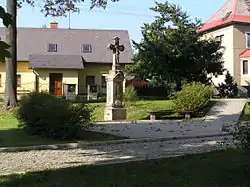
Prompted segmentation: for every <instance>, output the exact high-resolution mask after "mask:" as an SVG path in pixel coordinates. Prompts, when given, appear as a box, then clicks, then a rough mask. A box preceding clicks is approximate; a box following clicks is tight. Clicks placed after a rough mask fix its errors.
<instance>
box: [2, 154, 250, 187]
mask: <svg viewBox="0 0 250 187" xmlns="http://www.w3.org/2000/svg"><path fill="white" fill-rule="evenodd" d="M249 176H250V157H249V155H245V154H243V153H241V152H239V151H236V150H226V151H220V152H213V153H206V154H200V155H189V156H185V157H177V158H169V159H158V160H150V161H142V162H130V163H124V164H114V165H101V166H83V167H75V168H66V169H58V170H50V171H42V172H34V173H27V174H23V175H11V176H5V177H1V178H0V186H4V187H11V186H15V187H27V186H32V187H40V186H43V187H55V186H57V187H184V186H185V187H249V186H250V177H249Z"/></svg>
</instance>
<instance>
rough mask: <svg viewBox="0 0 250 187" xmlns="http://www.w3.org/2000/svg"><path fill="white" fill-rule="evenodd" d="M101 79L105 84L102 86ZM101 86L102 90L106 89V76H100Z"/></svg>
mask: <svg viewBox="0 0 250 187" xmlns="http://www.w3.org/2000/svg"><path fill="white" fill-rule="evenodd" d="M103 78H104V80H105V81H104V82H105V84H103ZM101 84H102V88H106V87H107V81H106V76H104V75H102V76H101Z"/></svg>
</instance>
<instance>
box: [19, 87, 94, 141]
mask: <svg viewBox="0 0 250 187" xmlns="http://www.w3.org/2000/svg"><path fill="white" fill-rule="evenodd" d="M91 112H92V109H91V108H89V107H88V106H87V105H84V104H77V105H73V104H72V103H70V102H68V101H67V100H65V99H63V98H57V97H56V96H53V95H50V94H48V93H46V92H42V93H31V94H29V95H27V96H23V97H22V98H21V101H20V107H19V108H18V110H17V112H16V117H17V119H18V121H19V122H20V126H21V127H24V129H25V130H26V131H27V132H28V133H29V134H32V135H41V136H43V137H48V138H54V139H64V140H69V139H75V138H80V137H81V132H83V130H85V129H87V128H88V126H89V124H90V119H91Z"/></svg>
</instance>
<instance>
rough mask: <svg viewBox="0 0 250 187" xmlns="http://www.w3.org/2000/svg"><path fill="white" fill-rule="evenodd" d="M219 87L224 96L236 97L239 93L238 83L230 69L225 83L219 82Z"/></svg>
mask: <svg viewBox="0 0 250 187" xmlns="http://www.w3.org/2000/svg"><path fill="white" fill-rule="evenodd" d="M217 89H218V91H219V93H220V95H221V97H223V98H234V97H236V96H237V95H238V87H237V83H236V82H235V81H234V78H233V77H232V76H231V74H230V73H229V71H227V74H226V77H225V83H221V84H219V86H218V87H217Z"/></svg>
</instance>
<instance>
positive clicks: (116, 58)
mask: <svg viewBox="0 0 250 187" xmlns="http://www.w3.org/2000/svg"><path fill="white" fill-rule="evenodd" d="M109 49H110V50H112V51H113V65H112V70H114V71H116V70H117V69H119V66H120V65H119V63H120V52H123V51H124V49H125V47H124V45H120V38H119V37H115V39H114V44H110V46H109Z"/></svg>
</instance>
